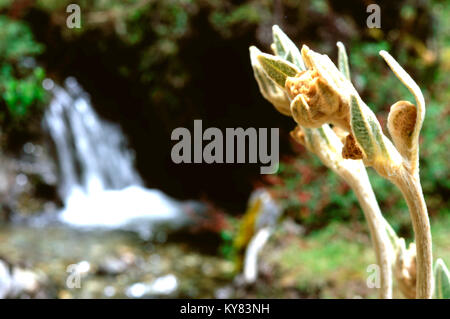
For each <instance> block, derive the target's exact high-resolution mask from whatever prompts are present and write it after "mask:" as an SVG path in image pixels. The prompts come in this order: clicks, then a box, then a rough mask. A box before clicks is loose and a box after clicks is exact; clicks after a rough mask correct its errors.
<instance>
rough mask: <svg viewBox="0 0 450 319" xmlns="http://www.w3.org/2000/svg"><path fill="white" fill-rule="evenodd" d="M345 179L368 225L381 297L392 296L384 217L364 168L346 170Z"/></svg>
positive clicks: (389, 249) (390, 257)
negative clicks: (354, 170)
mask: <svg viewBox="0 0 450 319" xmlns="http://www.w3.org/2000/svg"><path fill="white" fill-rule="evenodd" d="M347 173H348V174H346V175H348V177H347V178H346V181H347V182H348V183H349V185H350V187H351V188H352V189H353V191H354V192H355V194H356V197H357V198H358V201H359V204H360V205H361V208H362V210H363V212H364V216H365V218H366V220H367V224H368V226H369V231H370V237H371V240H372V245H373V247H374V250H375V256H376V260H377V264H378V265H379V267H380V291H379V296H380V298H383V299H391V298H392V266H393V265H392V262H393V260H394V249H393V247H392V244H391V241H390V239H389V236H388V234H387V230H386V226H385V225H386V220H385V219H384V217H383V215H382V213H381V211H380V208H379V206H378V202H377V199H376V197H375V194H374V192H373V189H372V186H371V184H370V181H369V178H368V176H367V172H366V171H365V169H364V170H363V171H361V172H359V173H358V174H354V172H347Z"/></svg>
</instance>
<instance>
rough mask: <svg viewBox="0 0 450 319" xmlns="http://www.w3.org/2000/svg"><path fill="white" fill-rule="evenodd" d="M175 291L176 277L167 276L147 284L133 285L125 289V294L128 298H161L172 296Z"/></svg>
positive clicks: (176, 285)
mask: <svg viewBox="0 0 450 319" xmlns="http://www.w3.org/2000/svg"><path fill="white" fill-rule="evenodd" d="M177 289H178V280H177V277H175V275H173V274H169V275H166V276H162V277H159V278H156V279H155V280H154V281H152V282H151V283H149V284H146V283H142V282H140V283H135V284H133V285H131V286H129V287H128V288H127V290H126V292H125V294H126V295H127V296H128V297H130V298H143V297H158V296H159V297H161V296H170V295H173V294H174V293H175V292H176V290H177Z"/></svg>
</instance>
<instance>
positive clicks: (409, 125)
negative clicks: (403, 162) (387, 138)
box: [387, 101, 417, 161]
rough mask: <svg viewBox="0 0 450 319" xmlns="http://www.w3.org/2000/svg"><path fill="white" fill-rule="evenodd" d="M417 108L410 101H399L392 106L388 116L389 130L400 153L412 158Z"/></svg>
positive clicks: (406, 157) (408, 158) (409, 158)
mask: <svg viewBox="0 0 450 319" xmlns="http://www.w3.org/2000/svg"><path fill="white" fill-rule="evenodd" d="M416 118H417V108H416V106H415V105H414V104H412V103H410V102H408V101H399V102H397V103H395V104H394V105H392V106H391V110H390V112H389V116H388V120H387V122H388V124H387V127H388V130H389V133H390V134H391V137H392V141H393V142H394V145H395V146H396V148H397V150H398V151H399V152H400V154H401V155H402V156H403V157H404V158H405V159H407V160H408V161H409V160H411V155H412V154H411V153H412V152H413V139H412V133H413V131H414V127H415V125H416Z"/></svg>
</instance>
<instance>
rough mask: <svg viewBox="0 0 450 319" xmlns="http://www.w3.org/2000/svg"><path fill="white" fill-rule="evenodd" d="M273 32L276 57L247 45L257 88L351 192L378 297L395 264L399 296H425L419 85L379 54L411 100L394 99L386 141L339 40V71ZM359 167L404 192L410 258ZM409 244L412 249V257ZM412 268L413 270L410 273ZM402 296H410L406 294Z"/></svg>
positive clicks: (427, 254)
mask: <svg viewBox="0 0 450 319" xmlns="http://www.w3.org/2000/svg"><path fill="white" fill-rule="evenodd" d="M273 33H274V35H273V36H274V43H273V44H272V50H273V51H274V53H275V55H270V54H265V53H261V52H260V51H259V50H258V49H257V48H255V47H251V48H250V55H251V60H252V66H253V70H254V74H255V77H256V80H257V82H258V85H259V88H260V91H261V93H262V94H263V96H264V97H265V98H266V99H267V100H269V101H270V102H271V103H272V104H273V105H274V106H275V108H276V109H277V110H278V111H280V112H281V113H283V114H285V115H288V116H291V117H293V119H294V120H295V121H296V123H297V124H298V127H297V128H296V130H294V131H293V133H292V135H293V136H294V138H296V139H297V140H298V141H299V142H301V143H303V144H304V145H305V146H306V147H307V148H308V149H309V150H310V151H312V152H313V153H315V154H316V155H318V156H319V158H320V159H321V160H322V162H323V163H324V164H325V165H326V166H328V167H329V168H331V169H332V170H334V171H335V172H336V173H338V175H340V176H341V177H342V178H344V179H345V180H346V181H347V182H348V183H349V185H350V186H351V187H352V188H353V190H354V191H355V193H356V194H357V197H358V200H359V202H360V204H361V207H362V208H363V211H364V214H365V216H366V219H367V221H368V224H369V230H370V232H371V237H372V241H373V244H374V248H375V251H376V256H377V262H378V264H379V265H380V270H381V279H382V280H381V282H382V289H381V290H380V292H381V294H380V296H381V297H385V298H389V297H391V296H392V283H391V281H392V280H391V270H392V268H391V267H392V265H394V264H395V265H396V268H395V269H396V270H400V271H396V278H397V280H398V281H399V282H400V281H402V282H403V283H404V285H403V286H404V287H403V288H401V290H402V292H403V293H404V294H405V296H407V297H409V296H411V295H415V296H416V297H417V298H431V297H432V293H433V272H432V252H431V232H430V225H429V219H428V213H427V208H426V205H425V200H424V197H423V195H422V190H421V186H420V179H419V172H418V167H419V163H418V138H419V132H420V129H421V126H422V122H423V118H424V115H425V106H424V105H425V102H424V98H423V95H422V93H421V91H420V89H419V87H418V86H417V84H416V83H415V82H414V81H413V80H412V79H411V77H410V76H409V75H408V74H407V73H406V72H405V71H404V70H403V68H401V66H400V65H399V64H398V63H397V62H396V61H395V59H394V58H392V57H391V56H390V55H389V54H388V53H387V52H385V51H381V52H380V54H381V55H382V56H383V58H384V59H385V60H386V62H387V63H388V65H389V66H390V67H391V69H392V70H393V71H394V73H395V74H396V75H397V77H398V78H399V79H400V80H401V81H402V82H403V83H404V84H405V85H406V86H407V88H408V89H409V90H410V91H411V92H412V93H413V95H414V97H415V99H416V103H417V107H415V106H414V105H413V104H412V103H410V102H407V101H400V102H397V103H395V104H394V105H393V106H392V107H391V112H390V114H389V117H388V129H389V131H390V133H391V136H392V137H393V143H392V142H391V141H390V140H389V139H388V138H387V137H386V136H385V135H384V134H383V132H382V130H381V126H380V124H379V123H378V120H377V118H376V117H375V114H374V113H373V112H372V111H371V110H370V108H369V107H368V106H367V105H366V104H365V103H364V102H363V101H362V99H361V98H360V97H359V95H358V93H357V91H356V89H355V88H354V87H353V85H352V83H351V82H350V70H349V66H348V58H347V55H346V52H345V48H344V46H343V44H342V43H338V49H339V61H338V64H339V69H338V68H337V67H336V66H335V65H334V64H333V62H332V61H331V60H330V59H329V58H328V56H326V55H322V54H318V53H316V52H314V51H312V50H310V49H309V48H308V47H307V46H305V45H304V46H303V48H302V50H301V52H300V51H299V50H298V48H297V47H296V46H295V45H294V44H293V42H292V41H291V40H290V39H289V38H288V37H287V36H286V35H285V34H284V33H283V32H282V31H281V29H280V28H278V27H277V26H274V28H273ZM330 124H331V125H332V126H333V129H332V128H331V126H330ZM364 165H365V166H372V167H373V168H374V169H375V170H376V171H377V172H378V173H379V174H380V175H381V176H383V177H385V178H387V179H388V180H390V181H391V182H393V183H394V184H395V185H396V186H398V188H399V189H400V190H401V192H402V193H403V196H404V197H405V199H406V202H407V204H408V207H409V211H410V215H411V220H412V224H413V229H414V233H415V240H416V245H415V246H414V245H413V246H410V249H409V250H408V252H409V254H406V248H405V247H404V244H403V246H402V244H401V243H402V240H403V239H398V238H397V237H396V235H395V233H394V232H393V231H392V229H391V228H390V226H389V224H388V223H387V221H386V220H385V219H384V218H383V216H382V214H381V212H380V209H379V207H378V204H377V201H376V198H375V195H374V194H373V190H372V187H371V185H370V182H369V180H368V178H367V173H366V171H365V167H364ZM403 243H404V241H403ZM411 247H412V248H414V247H415V248H416V251H415V252H414V254H413V253H412V252H411ZM394 250H395V253H392V252H393V251H394ZM407 255H408V256H410V259H414V263H408V264H407V263H405V262H403V263H401V262H399V260H401V258H400V257H405V256H407ZM404 260H405V259H403V261H404ZM412 264H414V266H416V268H417V269H415V268H414V271H412V266H411V265H412ZM416 264H417V265H416ZM405 273H406V274H407V275H408V276H409V277H408V276H405ZM416 273H417V275H415V274H416ZM413 277H414V278H413ZM416 277H417V278H416ZM408 278H410V279H411V280H409V281H410V282H416V287H413V288H412V291H413V293H412V294H411V289H409V290H408V289H406V288H405V287H410V286H411V284H409V285H408V284H406V283H407V282H408V280H407V279H408ZM444 281H445V280H444ZM414 288H415V289H414ZM407 291H409V292H410V293H409V294H407V293H405V292H407Z"/></svg>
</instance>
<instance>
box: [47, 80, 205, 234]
mask: <svg viewBox="0 0 450 319" xmlns="http://www.w3.org/2000/svg"><path fill="white" fill-rule="evenodd" d="M46 81H47V82H46V84H45V86H46V88H47V89H48V90H50V91H51V93H52V94H53V99H52V101H51V103H50V105H49V107H48V109H47V111H46V113H45V117H44V126H45V128H46V129H47V130H48V131H49V133H50V135H51V137H52V139H53V141H54V144H55V146H56V151H57V155H58V163H59V168H60V182H59V192H60V196H61V198H62V199H63V201H64V204H65V208H64V209H63V211H62V212H61V214H60V215H59V219H60V220H61V221H62V222H64V223H65V224H67V225H70V226H73V227H77V228H83V229H90V228H105V229H124V230H131V231H136V232H138V233H139V234H140V235H141V237H143V238H149V237H150V236H152V235H153V231H154V229H156V227H159V228H161V227H166V228H167V227H168V228H179V227H182V226H185V225H188V224H189V222H190V217H189V214H188V213H187V212H189V211H194V212H198V211H201V210H202V208H203V207H202V205H201V204H199V203H195V202H186V203H180V202H177V201H175V200H174V199H171V198H170V197H168V196H167V195H165V194H164V193H162V192H161V191H159V190H155V189H146V188H144V187H143V182H142V180H141V178H140V176H139V174H138V173H137V172H136V170H135V169H134V165H133V154H132V152H130V150H129V149H128V148H127V146H126V139H125V137H124V135H123V133H122V131H121V129H120V127H119V126H117V125H114V124H111V123H108V122H106V121H104V120H102V119H101V118H100V117H99V116H98V115H97V114H96V113H95V111H94V109H93V107H92V106H91V103H90V100H89V96H88V95H87V94H86V93H85V92H84V91H83V90H82V88H81V87H80V85H79V84H78V83H77V81H76V80H75V79H74V78H68V79H67V80H66V81H65V87H64V88H63V87H60V86H57V85H56V84H54V83H53V82H51V80H46ZM49 81H50V82H49Z"/></svg>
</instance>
